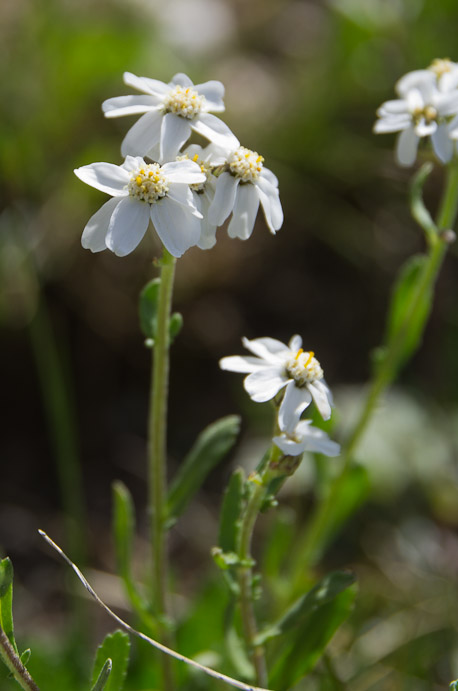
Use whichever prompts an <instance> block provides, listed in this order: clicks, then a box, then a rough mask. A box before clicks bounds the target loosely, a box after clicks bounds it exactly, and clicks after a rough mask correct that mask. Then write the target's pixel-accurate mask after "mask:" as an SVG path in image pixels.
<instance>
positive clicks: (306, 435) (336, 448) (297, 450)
mask: <svg viewBox="0 0 458 691" xmlns="http://www.w3.org/2000/svg"><path fill="white" fill-rule="evenodd" d="M311 423H312V421H311V420H299V422H297V423H296V424H295V425H291V426H290V427H289V428H287V429H281V434H280V435H279V436H276V437H274V438H273V440H272V441H273V442H274V444H275V445H276V446H278V448H279V449H280V450H281V451H283V453H284V454H285V455H286V456H299V455H300V454H302V453H304V451H311V452H312V453H322V454H324V455H325V456H338V455H339V453H340V445H339V444H337V443H336V442H335V441H331V439H329V437H328V435H327V434H326V432H323V430H321V429H318V427H313V426H312V424H311Z"/></svg>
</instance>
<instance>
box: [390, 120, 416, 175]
mask: <svg viewBox="0 0 458 691" xmlns="http://www.w3.org/2000/svg"><path fill="white" fill-rule="evenodd" d="M418 141H419V139H418V137H417V135H416V134H415V130H414V128H413V127H408V128H407V129H405V130H404V131H403V132H401V134H400V135H399V137H398V141H397V145H396V158H397V160H398V163H399V164H400V165H401V166H411V165H412V164H413V163H414V162H415V158H416V156H417V148H418Z"/></svg>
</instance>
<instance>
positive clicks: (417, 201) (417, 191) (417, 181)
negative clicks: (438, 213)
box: [410, 162, 437, 237]
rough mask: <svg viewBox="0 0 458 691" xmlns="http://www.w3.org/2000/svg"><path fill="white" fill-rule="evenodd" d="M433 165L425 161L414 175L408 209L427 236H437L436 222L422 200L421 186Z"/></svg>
mask: <svg viewBox="0 0 458 691" xmlns="http://www.w3.org/2000/svg"><path fill="white" fill-rule="evenodd" d="M433 167H434V166H433V164H432V163H430V162H428V163H425V164H424V165H423V166H422V167H421V168H420V170H419V171H418V173H417V174H416V175H415V176H414V178H413V180H412V185H411V188H410V211H411V213H412V216H413V218H414V219H415V220H416V222H417V223H418V225H419V226H420V227H421V228H423V230H424V231H425V233H426V235H427V237H436V236H437V227H436V224H435V223H434V221H433V219H432V217H431V214H430V213H429V211H428V209H427V208H426V206H425V204H424V202H423V187H424V185H425V182H426V180H427V178H428V177H429V175H430V173H431V171H432V169H433Z"/></svg>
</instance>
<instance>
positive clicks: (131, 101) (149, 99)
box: [102, 96, 159, 118]
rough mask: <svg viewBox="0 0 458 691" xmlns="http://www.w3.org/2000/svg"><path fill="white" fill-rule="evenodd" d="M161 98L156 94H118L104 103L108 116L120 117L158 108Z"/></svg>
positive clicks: (103, 107)
mask: <svg viewBox="0 0 458 691" xmlns="http://www.w3.org/2000/svg"><path fill="white" fill-rule="evenodd" d="M158 103H159V99H158V98H157V97H156V96H117V97H116V98H109V99H107V100H106V101H104V102H103V103H102V110H103V112H104V113H105V117H106V118H118V117H121V116H123V115H137V114H138V113H146V112H147V111H148V110H154V109H155V108H157V104H158Z"/></svg>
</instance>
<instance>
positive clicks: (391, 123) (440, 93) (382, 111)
mask: <svg viewBox="0 0 458 691" xmlns="http://www.w3.org/2000/svg"><path fill="white" fill-rule="evenodd" d="M395 89H396V92H397V95H398V96H399V98H397V99H393V100H391V101H386V102H385V103H383V104H382V105H381V106H380V108H379V109H378V111H377V115H378V117H379V119H378V120H377V121H376V123H375V125H374V132H376V133H377V134H379V133H385V132H399V135H398V140H397V145H396V158H397V161H398V163H399V164H400V165H402V166H411V165H412V164H413V163H414V162H415V159H416V156H417V149H418V143H419V141H420V139H422V138H424V137H431V143H432V147H433V151H434V153H435V155H436V156H437V158H438V159H439V160H440V161H441V162H442V163H448V162H449V161H450V159H451V158H452V156H453V155H454V153H455V150H456V144H455V140H456V139H458V63H456V62H452V61H451V60H448V59H436V60H434V61H433V62H432V63H431V65H430V66H429V67H428V68H427V69H424V70H414V71H413V72H408V73H407V74H405V75H404V76H403V77H402V78H401V79H400V80H399V81H398V82H397V84H396V87H395Z"/></svg>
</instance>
